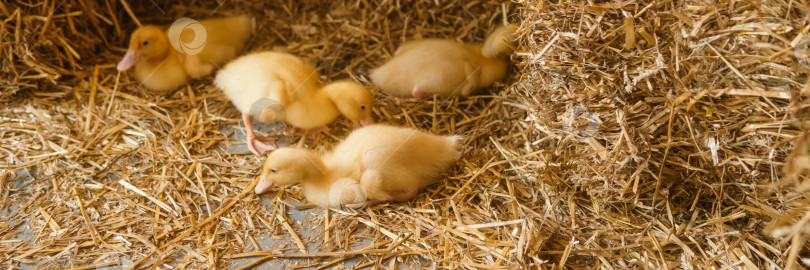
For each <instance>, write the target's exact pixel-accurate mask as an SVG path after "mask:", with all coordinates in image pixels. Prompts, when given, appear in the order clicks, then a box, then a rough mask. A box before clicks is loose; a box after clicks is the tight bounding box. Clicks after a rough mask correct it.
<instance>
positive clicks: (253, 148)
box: [242, 113, 278, 156]
mask: <svg viewBox="0 0 810 270" xmlns="http://www.w3.org/2000/svg"><path fill="white" fill-rule="evenodd" d="M242 120H243V121H244V122H245V133H246V134H245V135H247V142H246V144H247V146H248V149H250V152H253V153H254V154H256V155H259V156H260V155H262V154H264V152H267V151H270V150H275V149H276V148H278V147H276V138H273V137H261V136H256V133H254V132H253V116H251V115H250V114H246V113H242Z"/></svg>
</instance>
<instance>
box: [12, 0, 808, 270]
mask: <svg viewBox="0 0 810 270" xmlns="http://www.w3.org/2000/svg"><path fill="white" fill-rule="evenodd" d="M294 2H295V1H276V2H271V3H254V2H252V1H237V0H229V1H223V2H221V3H216V2H212V3H197V4H195V6H193V7H183V6H180V5H177V4H174V3H173V2H171V1H156V2H154V5H153V3H152V2H151V1H140V2H137V3H136V2H134V1H131V3H130V2H129V1H124V0H121V1H113V0H106V1H82V0H79V1H66V2H65V3H59V1H56V2H45V3H41V4H34V5H31V4H27V3H23V2H18V1H13V2H10V3H5V2H4V3H0V12H2V13H4V17H5V18H6V19H3V20H2V21H3V24H2V25H1V26H0V37H2V42H0V44H2V54H3V57H4V59H3V60H2V61H3V64H2V73H0V76H2V87H3V92H2V94H0V100H2V102H5V104H7V106H4V107H3V108H0V117H2V121H1V122H0V134H2V139H0V150H2V151H0V158H2V160H3V164H2V165H0V169H2V170H3V171H2V172H0V184H2V185H1V186H2V196H3V197H2V201H1V202H0V211H2V213H3V215H2V217H0V264H1V265H3V266H21V265H23V264H35V265H36V266H39V267H43V268H46V267H50V268H58V267H75V268H78V269H90V268H94V267H98V266H110V265H122V266H126V267H127V268H157V267H160V268H162V269H163V268H173V267H188V268H203V267H227V266H229V265H232V264H233V263H235V260H234V258H248V260H250V261H251V262H253V261H255V262H257V263H256V264H258V263H260V262H262V261H267V260H272V261H274V262H278V261H281V262H282V263H284V264H286V265H287V266H290V267H300V266H315V267H330V266H335V265H340V264H341V263H342V262H343V261H345V260H348V259H353V260H356V263H357V264H358V265H356V266H369V265H374V264H378V265H387V266H391V265H394V264H396V263H405V264H408V265H417V266H423V267H427V266H434V265H435V266H437V267H446V268H459V267H460V268H515V267H542V268H561V267H562V266H565V267H568V268H595V267H606V268H618V269H625V268H631V267H632V268H645V269H663V268H677V267H681V268H684V269H691V268H709V267H716V268H723V267H749V268H770V267H774V268H776V269H781V268H783V267H785V266H787V265H788V264H791V265H794V266H807V264H803V263H802V262H801V261H800V259H802V258H808V256H810V255H809V254H808V249H807V248H808V247H807V236H808V235H809V234H808V233H807V231H808V225H807V222H808V219H810V211H808V207H810V201H808V198H807V197H806V196H805V193H806V191H807V190H808V183H810V182H807V181H805V179H806V178H807V176H808V174H807V172H806V169H808V165H807V164H808V162H807V161H808V160H809V159H810V153H808V150H807V149H808V145H810V139H806V138H810V136H808V135H807V131H806V130H807V129H806V127H805V126H804V125H805V124H804V120H803V119H805V112H804V111H805V110H806V109H805V108H806V107H807V106H806V105H805V103H806V102H805V101H804V100H803V99H804V98H803V97H802V96H801V95H800V92H801V91H800V89H802V88H803V86H804V85H805V83H806V75H805V73H804V72H805V71H806V70H807V69H806V67H803V66H802V65H800V63H799V61H797V60H796V58H795V57H794V51H793V48H794V46H795V45H796V44H799V40H801V39H802V37H803V36H804V34H806V33H807V30H808V29H807V28H805V27H803V25H805V24H807V21H806V17H805V16H806V15H807V13H806V8H807V5H806V3H804V2H781V1H774V2H767V3H766V2H762V3H759V2H757V3H756V4H754V3H742V2H732V3H722V4H718V3H714V2H710V1H706V2H700V1H692V2H690V3H680V2H677V3H676V2H674V1H666V0H665V1H634V2H618V1H613V2H607V3H600V4H594V3H589V2H587V1H579V2H576V3H568V2H558V3H551V2H545V1H524V2H520V3H502V2H500V1H487V0H484V1H385V2H380V3H377V2H369V1H318V3H310V1H303V2H307V3H294ZM242 13H248V14H251V15H253V16H255V17H257V18H259V20H258V21H257V22H258V23H259V29H258V32H257V34H256V36H255V37H254V38H253V39H252V40H251V42H250V44H248V47H249V50H261V49H271V48H275V49H281V50H286V51H289V52H291V53H293V54H296V55H300V56H302V57H304V58H306V59H308V60H310V61H312V62H313V63H315V64H316V65H317V66H318V68H319V70H320V71H321V74H322V75H323V76H322V78H321V79H322V80H323V81H329V80H334V79H344V78H351V79H353V80H356V81H359V82H362V83H366V84H368V85H370V84H369V83H368V80H367V78H366V74H368V70H369V69H370V68H371V67H375V66H378V65H379V64H381V63H382V62H384V61H385V60H387V59H389V58H390V54H391V53H392V52H393V50H394V49H395V48H396V46H397V45H399V44H401V43H402V42H403V41H405V40H410V39H414V38H419V37H443V38H451V39H457V40H461V41H465V42H481V41H482V40H483V38H484V36H485V34H486V33H487V32H488V31H489V30H491V29H492V28H494V26H495V25H500V24H502V23H504V22H507V21H508V22H515V23H519V24H520V25H521V27H520V30H519V32H520V33H519V35H520V46H519V48H518V52H517V53H516V54H515V55H513V60H515V63H518V64H517V68H514V69H513V72H512V75H511V76H510V78H508V79H507V80H505V81H504V82H503V83H501V84H496V86H495V87H493V88H494V89H493V90H492V92H491V94H489V95H483V96H477V97H472V98H469V99H464V100H459V99H433V100H428V101H415V100H410V99H395V98H390V97H387V96H386V95H384V94H381V93H378V91H377V90H376V89H373V88H372V91H374V92H375V97H376V98H377V99H378V101H377V108H375V116H376V118H377V119H378V120H379V122H385V123H393V124H398V125H405V126H411V127H417V128H420V129H423V130H429V131H431V132H434V133H439V134H460V135H463V136H464V137H465V141H464V143H465V147H464V156H463V158H462V160H461V161H460V162H459V164H458V166H456V167H455V168H454V169H453V171H450V172H448V173H447V175H446V180H445V181H444V182H443V184H441V185H435V186H433V187H431V188H429V189H428V190H427V191H426V192H424V193H423V194H421V195H420V196H418V197H417V199H415V200H414V201H412V202H409V203H396V204H384V205H381V206H375V207H372V208H371V209H367V210H365V211H363V212H359V213H353V212H345V211H338V210H324V209H315V210H313V212H314V213H315V214H310V215H308V216H307V217H306V219H305V220H302V221H301V220H296V219H294V218H293V217H291V216H290V215H289V213H290V212H291V208H297V209H304V208H311V207H312V206H309V205H306V204H303V205H302V204H300V203H299V202H300V201H301V200H302V199H301V198H302V196H301V194H300V190H299V189H298V188H295V187H293V188H288V189H285V190H282V191H280V192H278V193H275V194H274V193H273V192H270V193H269V195H263V196H261V197H260V196H256V195H255V194H253V193H252V188H251V185H250V183H251V182H253V181H254V180H255V178H256V177H257V176H258V173H259V169H260V168H259V164H261V161H262V158H259V157H255V156H253V155H251V154H249V153H247V152H242V153H233V152H229V151H223V149H227V148H229V147H231V146H233V145H237V144H241V143H242V141H240V140H238V139H235V135H236V134H237V133H241V130H240V129H235V127H238V126H240V121H239V114H238V112H237V111H236V109H235V108H233V106H231V105H230V104H229V103H228V101H227V99H226V98H225V97H224V96H223V95H222V93H220V91H218V90H217V89H215V88H214V87H213V86H212V85H211V82H210V79H205V80H201V81H197V82H194V83H192V84H191V85H190V86H188V87H187V88H181V89H178V90H176V91H174V92H172V93H170V94H167V95H154V94H152V93H150V92H148V91H145V90H144V89H142V88H141V87H139V86H138V84H137V82H135V81H134V79H133V78H132V77H130V76H129V75H128V74H118V73H117V72H116V71H115V68H114V63H115V62H117V61H118V60H119V59H120V57H121V55H123V50H124V48H122V46H124V45H125V44H126V41H127V34H128V31H130V30H132V29H134V28H135V27H136V26H137V25H136V24H137V23H135V22H134V20H135V19H137V20H138V21H140V22H143V23H155V24H170V23H171V22H172V21H173V20H174V19H176V18H179V17H189V18H206V17H211V16H225V15H233V14H242ZM42 22H45V23H42ZM26 36H28V37H29V38H25V37H26ZM12 41H13V42H12ZM6 56H8V57H6ZM349 126H350V124H349V123H348V121H346V120H343V119H342V120H340V121H339V122H338V123H336V124H334V125H333V131H334V133H332V134H329V135H325V136H321V137H319V138H317V139H316V140H315V141H313V142H310V143H308V146H309V147H311V148H313V149H317V150H320V151H324V150H327V149H329V148H331V146H332V145H333V144H334V143H335V142H336V141H337V140H338V139H340V138H342V137H344V136H345V134H346V133H347V132H348V131H349V130H350V128H349ZM794 145H800V146H801V147H796V148H795V149H796V151H794V152H793V153H791V151H792V150H793V149H794V147H793V146H794ZM262 200H264V203H263V202H262ZM305 230H315V231H316V235H315V236H314V237H308V236H306V235H305V234H303V233H302V232H303V231H305ZM25 235H32V236H33V239H26V238H25ZM268 236H269V237H273V238H276V239H279V240H281V241H282V242H283V243H282V244H280V245H277V246H274V247H270V248H267V247H263V250H258V247H260V246H262V245H261V244H259V242H263V241H261V238H262V237H268ZM257 239H259V240H257ZM311 244H315V246H317V248H315V249H313V248H311V247H310V245H311ZM247 266H251V265H247Z"/></svg>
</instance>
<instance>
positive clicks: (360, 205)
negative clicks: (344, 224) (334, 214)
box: [345, 200, 380, 210]
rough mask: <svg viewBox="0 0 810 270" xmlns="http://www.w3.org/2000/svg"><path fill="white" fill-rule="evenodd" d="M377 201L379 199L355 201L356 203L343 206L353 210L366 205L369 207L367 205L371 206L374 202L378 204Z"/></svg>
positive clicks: (361, 208)
mask: <svg viewBox="0 0 810 270" xmlns="http://www.w3.org/2000/svg"><path fill="white" fill-rule="evenodd" d="M378 203H380V201H378V200H366V201H364V202H356V203H350V204H345V206H346V207H348V208H351V209H354V210H363V209H365V208H366V207H369V206H372V205H375V204H378Z"/></svg>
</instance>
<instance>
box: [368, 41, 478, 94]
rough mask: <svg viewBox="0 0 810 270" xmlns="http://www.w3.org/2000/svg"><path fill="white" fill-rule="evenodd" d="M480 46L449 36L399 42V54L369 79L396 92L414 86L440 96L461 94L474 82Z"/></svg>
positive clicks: (411, 90) (404, 92)
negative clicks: (455, 39)
mask: <svg viewBox="0 0 810 270" xmlns="http://www.w3.org/2000/svg"><path fill="white" fill-rule="evenodd" d="M480 51H481V47H480V46H477V45H470V44H463V43H459V42H455V41H452V40H442V39H427V40H419V41H412V42H408V43H406V44H404V45H402V48H401V49H400V50H399V51H398V53H399V54H397V55H396V56H394V57H393V58H392V59H391V60H389V61H388V62H386V63H385V64H383V65H382V66H380V67H378V68H376V69H374V70H372V71H371V73H370V74H369V78H371V80H372V82H374V84H375V85H377V86H378V87H380V89H382V90H383V91H385V92H388V93H389V94H393V95H396V96H412V95H413V92H414V90H418V91H421V92H425V93H429V94H440V95H442V96H449V95H460V94H461V93H462V92H466V91H467V88H469V87H468V85H469V86H473V85H475V84H477V77H476V76H475V74H474V73H475V72H476V70H477V69H478V66H479V64H478V63H477V62H476V58H475V54H479V55H480Z"/></svg>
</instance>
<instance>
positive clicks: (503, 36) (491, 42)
mask: <svg viewBox="0 0 810 270" xmlns="http://www.w3.org/2000/svg"><path fill="white" fill-rule="evenodd" d="M516 28H517V27H516V26H515V25H513V24H509V25H504V26H500V27H498V28H496V29H495V31H492V33H490V34H489V36H488V37H487V40H486V41H484V46H483V48H482V49H481V52H482V53H484V55H485V56H487V57H489V58H496V57H499V56H501V55H503V54H506V53H509V52H511V51H512V50H513V49H512V46H513V45H514V42H515V30H516Z"/></svg>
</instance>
